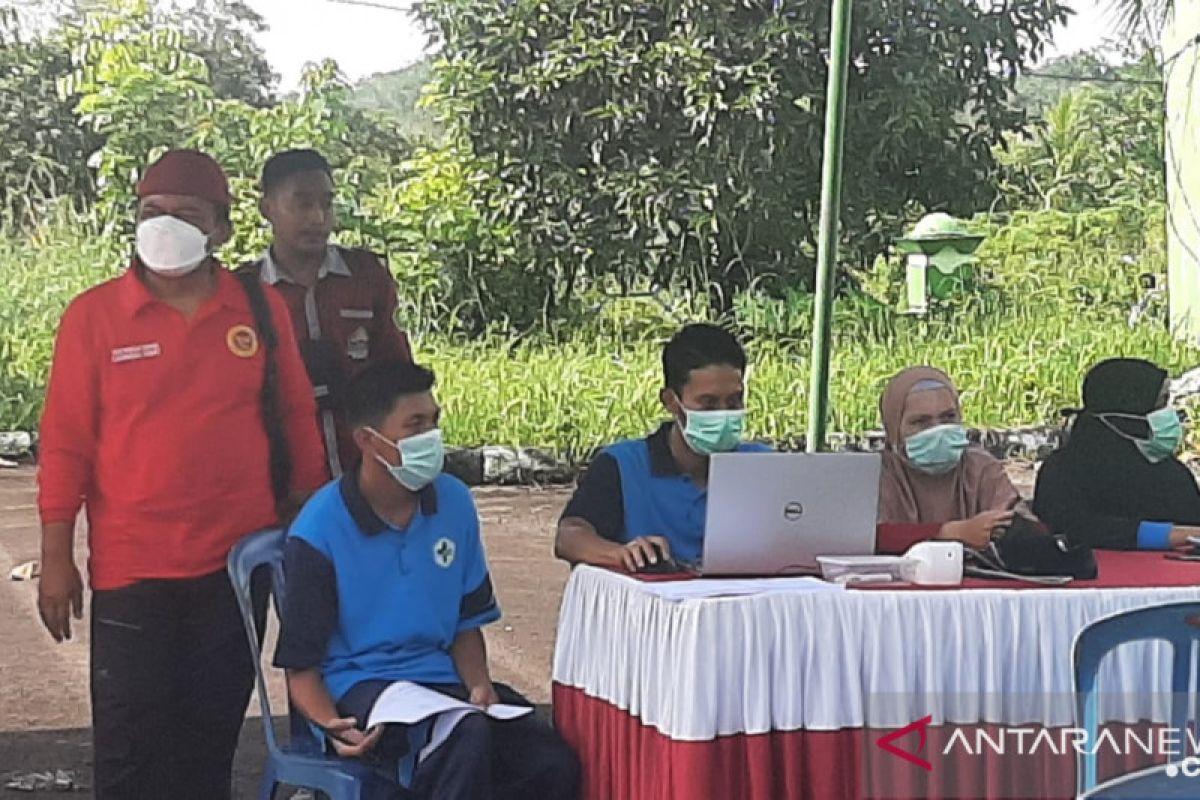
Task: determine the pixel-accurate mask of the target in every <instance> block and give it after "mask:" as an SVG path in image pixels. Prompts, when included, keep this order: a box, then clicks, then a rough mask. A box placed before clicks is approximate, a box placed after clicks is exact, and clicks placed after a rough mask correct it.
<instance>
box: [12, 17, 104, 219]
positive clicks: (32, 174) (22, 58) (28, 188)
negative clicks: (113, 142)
mask: <svg viewBox="0 0 1200 800" xmlns="http://www.w3.org/2000/svg"><path fill="white" fill-rule="evenodd" d="M70 70H71V59H70V52H69V50H68V48H67V45H66V43H65V42H63V41H62V40H61V38H58V37H42V36H38V35H36V34H34V33H32V32H29V31H27V30H22V24H21V20H20V18H19V17H18V15H17V14H16V12H15V11H14V10H13V9H0V142H3V143H4V146H3V148H0V211H3V212H4V213H5V215H6V216H7V217H8V218H9V219H14V218H16V219H21V218H24V217H25V216H26V215H28V214H31V213H34V212H35V211H37V209H38V208H39V205H40V201H42V200H45V199H49V198H52V197H57V196H64V197H73V198H79V199H82V200H86V199H87V198H88V197H90V195H91V193H92V188H93V187H92V180H91V176H90V174H89V172H88V170H87V166H86V165H87V160H88V157H89V156H90V155H91V153H92V152H93V151H94V150H95V149H96V148H97V147H98V146H99V140H98V137H97V136H96V135H94V134H93V133H91V132H89V131H87V130H84V129H81V128H80V126H79V120H78V118H77V117H76V115H75V112H74V105H75V102H76V98H73V97H64V96H62V95H61V94H60V93H59V90H58V80H59V79H60V78H61V77H63V76H65V75H66V74H68V73H69V71H70Z"/></svg>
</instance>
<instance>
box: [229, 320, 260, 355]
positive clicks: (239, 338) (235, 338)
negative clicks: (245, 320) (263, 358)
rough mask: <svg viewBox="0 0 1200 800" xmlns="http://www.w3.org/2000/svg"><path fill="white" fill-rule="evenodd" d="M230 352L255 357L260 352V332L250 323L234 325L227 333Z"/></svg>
mask: <svg viewBox="0 0 1200 800" xmlns="http://www.w3.org/2000/svg"><path fill="white" fill-rule="evenodd" d="M225 344H227V345H229V352H231V353H233V354H234V355H235V356H237V357H239V358H254V356H255V355H257V354H258V334H257V333H255V332H254V328H251V327H250V326H249V325H234V326H233V327H232V328H230V329H229V333H227V334H225Z"/></svg>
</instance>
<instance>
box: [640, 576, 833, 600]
mask: <svg viewBox="0 0 1200 800" xmlns="http://www.w3.org/2000/svg"><path fill="white" fill-rule="evenodd" d="M639 588H640V589H641V590H642V591H643V592H646V593H647V594H652V595H654V596H655V597H661V598H662V599H664V600H669V601H671V602H674V603H679V602H682V601H684V600H703V599H705V598H711V597H745V596H747V595H755V594H781V593H788V592H806V593H807V592H841V591H844V587H842V586H839V585H837V584H835V583H827V582H826V581H823V580H821V579H819V578H813V577H811V576H803V577H792V578H698V579H696V580H690V581H662V582H653V583H642V584H639Z"/></svg>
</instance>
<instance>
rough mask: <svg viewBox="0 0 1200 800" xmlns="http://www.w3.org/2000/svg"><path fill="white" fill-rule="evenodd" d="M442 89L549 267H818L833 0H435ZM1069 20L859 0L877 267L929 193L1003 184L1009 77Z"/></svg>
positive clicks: (688, 271) (851, 122)
mask: <svg viewBox="0 0 1200 800" xmlns="http://www.w3.org/2000/svg"><path fill="white" fill-rule="evenodd" d="M420 13H421V14H422V17H423V19H424V20H425V22H426V23H427V25H428V26H429V28H430V30H431V32H432V33H433V34H434V36H435V39H436V40H437V41H439V42H440V43H441V45H442V48H441V57H440V60H439V61H438V63H437V66H436V70H435V86H434V89H433V100H434V102H435V104H436V108H437V109H438V111H439V112H440V114H441V115H442V116H443V118H444V119H445V120H446V122H447V123H448V124H449V125H450V126H451V127H452V128H453V129H454V130H455V131H456V132H457V133H458V134H460V135H462V136H464V137H466V140H467V141H469V143H470V146H471V150H472V151H473V153H474V154H475V155H476V156H478V157H479V158H480V159H482V160H483V161H485V162H487V163H494V164H495V165H496V170H497V172H496V174H497V177H498V181H497V182H496V185H495V188H494V190H492V191H487V193H486V194H485V195H484V196H483V197H481V199H480V202H481V203H482V204H483V205H484V206H485V207H486V208H488V209H492V211H490V212H489V213H492V214H494V216H495V217H496V219H497V220H498V221H500V222H502V223H504V224H506V225H510V226H511V228H512V230H513V231H514V235H515V236H516V237H518V239H520V242H519V243H518V245H519V246H518V247H517V252H520V253H523V254H525V257H526V258H528V259H529V261H528V263H526V264H524V265H522V270H523V272H524V273H526V274H529V275H536V276H539V277H542V276H545V277H546V278H547V279H548V282H549V287H550V292H549V294H547V295H546V296H545V297H543V298H542V301H541V302H540V303H538V304H534V307H535V308H538V307H540V308H543V309H545V310H546V311H547V312H549V313H551V314H554V313H557V311H558V310H559V309H561V307H563V306H564V304H567V303H569V302H570V300H571V298H572V297H573V295H574V293H575V292H576V291H577V290H578V288H579V287H580V286H581V285H584V284H587V283H592V284H600V285H605V286H608V285H612V286H615V287H620V288H624V289H628V288H630V287H632V286H635V285H639V284H646V283H650V284H657V285H672V284H678V283H681V282H682V283H684V284H685V285H687V286H689V287H691V288H692V289H693V290H703V289H705V288H707V287H710V286H713V287H717V289H718V291H716V292H714V293H713V302H714V305H716V306H717V307H718V308H721V309H724V308H727V307H728V304H729V303H730V301H731V299H732V295H733V293H734V292H736V291H737V290H739V289H741V288H744V287H746V286H749V285H751V284H752V283H755V282H757V283H758V284H759V285H762V286H764V287H767V288H769V289H772V290H775V291H783V290H784V289H786V288H788V287H795V286H801V287H804V286H807V285H808V284H810V282H811V280H812V274H813V273H812V267H813V260H814V251H815V240H816V233H817V232H816V227H817V217H818V196H819V191H818V189H819V183H820V161H821V156H820V154H821V142H822V137H823V125H822V118H823V112H824V109H823V103H824V94H825V74H826V59H827V56H828V53H827V49H826V48H827V46H826V43H827V41H828V33H829V32H828V7H827V4H824V3H798V2H788V0H741V1H740V2H737V3H721V4H713V3H710V2H708V0H641V1H640V2H616V3H603V4H584V5H581V4H579V3H576V2H574V1H573V0H469V1H468V0H430V2H427V3H424V4H422V5H421V6H420ZM1064 18H1065V11H1064V9H1063V8H1062V6H1061V5H1060V4H1059V3H1058V2H1056V0H1011V1H1010V2H1006V3H1004V4H995V5H993V6H991V7H990V8H981V7H980V5H979V4H977V3H975V2H973V1H972V0H938V1H937V2H934V0H908V1H907V2H904V3H902V4H899V5H897V4H896V3H893V2H885V0H871V2H858V3H856V4H855V16H854V30H853V56H852V62H853V66H852V69H851V74H850V83H849V95H850V100H849V108H848V114H847V126H846V129H847V137H846V154H847V159H846V163H847V170H846V175H845V185H844V190H843V196H844V213H843V221H844V227H845V238H846V245H847V252H848V253H849V254H850V258H851V259H852V260H855V261H859V262H862V263H866V262H868V261H869V260H870V258H871V257H872V256H873V254H875V253H877V252H878V251H879V250H880V249H882V248H883V247H884V246H885V243H886V241H887V240H888V238H889V236H890V235H891V234H893V233H894V232H895V229H896V227H897V226H898V219H899V218H900V217H901V216H902V215H903V214H905V213H906V212H908V211H910V210H911V208H912V207H913V206H917V205H919V206H925V207H931V208H943V209H946V210H949V211H951V212H956V213H969V212H971V211H974V210H976V209H979V208H981V207H986V206H987V205H988V203H989V202H990V201H991V199H992V195H993V189H992V180H993V178H994V175H995V173H996V171H997V164H996V161H995V157H994V155H993V152H992V147H993V146H994V145H995V144H997V143H998V142H999V141H1000V140H1001V137H1002V135H1003V134H1004V133H1005V132H1006V131H1010V130H1019V129H1020V128H1021V127H1022V125H1023V124H1024V122H1025V115H1024V113H1023V112H1022V111H1021V110H1020V109H1018V108H1016V107H1015V106H1014V105H1013V103H1012V101H1011V92H1012V87H1013V81H1014V80H1015V78H1016V77H1017V75H1019V74H1020V72H1021V70H1022V69H1023V67H1024V65H1025V64H1027V63H1028V62H1029V61H1030V60H1031V59H1033V58H1035V57H1036V56H1037V55H1038V54H1040V52H1041V50H1042V47H1043V45H1044V43H1045V41H1046V37H1047V36H1048V34H1049V32H1050V29H1051V27H1052V26H1053V25H1054V24H1055V23H1057V22H1060V21H1062V20H1063V19H1064Z"/></svg>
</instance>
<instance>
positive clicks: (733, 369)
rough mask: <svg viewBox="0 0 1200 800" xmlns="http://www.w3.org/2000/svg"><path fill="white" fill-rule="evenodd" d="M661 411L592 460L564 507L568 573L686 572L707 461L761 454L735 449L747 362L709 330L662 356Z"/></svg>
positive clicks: (561, 535) (744, 446)
mask: <svg viewBox="0 0 1200 800" xmlns="http://www.w3.org/2000/svg"><path fill="white" fill-rule="evenodd" d="M662 363H663V384H664V385H663V388H662V391H661V392H660V393H659V399H660V400H661V401H662V404H663V408H665V409H666V410H667V413H668V414H670V415H671V421H670V422H664V423H663V424H662V425H661V426H660V427H659V428H658V430H657V431H655V432H654V433H652V434H650V435H649V436H647V437H646V438H645V439H633V440H629V441H624V442H618V443H617V444H614V445H612V446H611V447H608V448H606V449H605V450H604V451H603V452H601V453H600V454H599V455H598V456H597V457H596V458H595V459H594V460H593V461H592V463H591V466H590V467H589V468H588V472H587V475H586V476H585V477H584V479H583V481H582V482H581V483H580V484H579V488H578V489H576V491H575V494H574V496H572V498H571V500H570V502H569V503H567V507H566V510H564V511H563V515H562V518H561V519H560V520H559V523H558V535H557V537H556V538H555V541H554V553H555V555H557V556H558V557H559V558H561V559H563V560H564V561H569V562H571V563H572V564H580V563H582V564H595V565H597V566H605V567H615V568H618V569H626V570H629V571H630V572H637V571H641V570H644V569H647V568H650V567H652V566H653V565H655V564H658V563H659V562H661V561H674V562H676V563H677V564H681V565H694V564H697V563H698V562H699V561H700V558H701V555H702V552H703V548H704V521H705V514H706V511H707V500H708V491H707V490H708V465H709V457H710V456H712V455H714V454H715V453H725V452H732V451H737V452H761V451H765V450H769V449H770V448H768V447H766V446H765V445H760V444H753V443H749V442H743V441H742V428H743V423H744V421H745V415H746V411H745V407H746V406H745V401H746V387H745V377H746V353H745V351H744V350H743V349H742V346H741V344H739V343H738V341H737V339H736V338H735V337H734V336H733V334H731V333H729V332H728V331H726V330H724V329H723V328H719V327H717V326H716V325H709V324H704V323H698V324H693V325H688V326H686V327H685V328H683V329H682V330H680V331H679V332H678V333H676V334H675V336H674V337H673V338H672V339H671V341H670V342H668V343H667V346H666V348H665V349H664V350H663V356H662Z"/></svg>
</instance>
